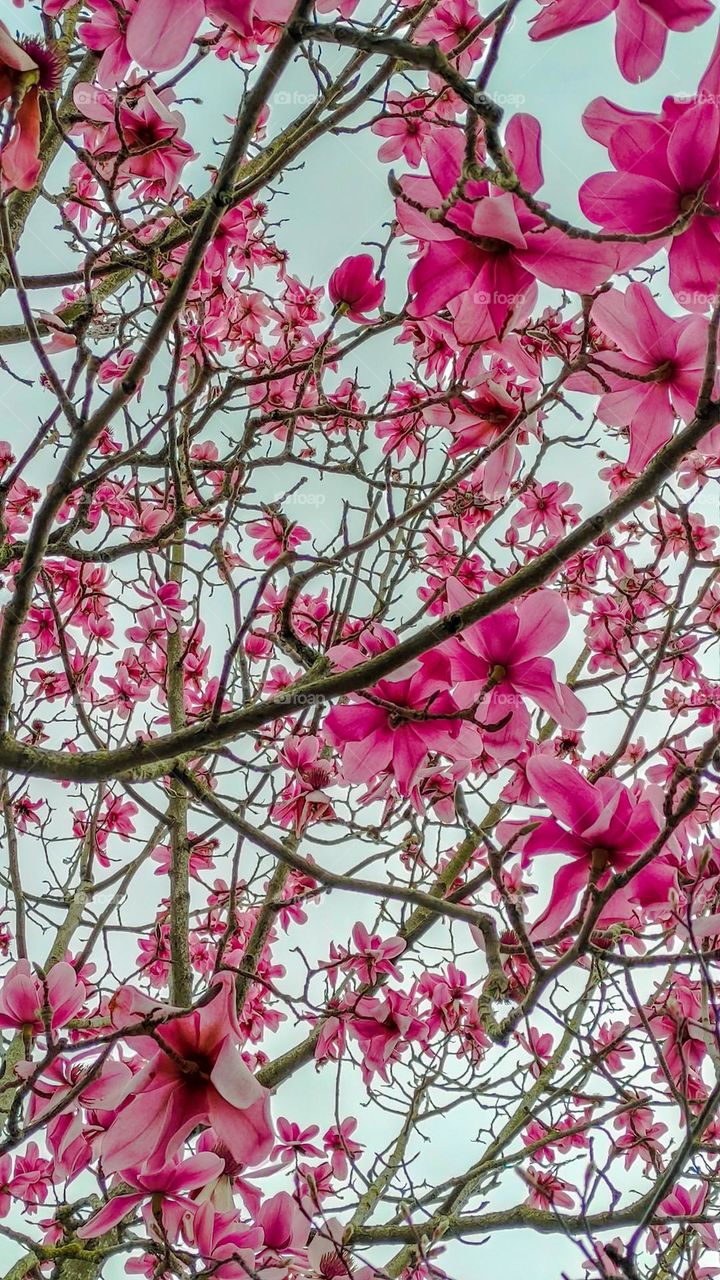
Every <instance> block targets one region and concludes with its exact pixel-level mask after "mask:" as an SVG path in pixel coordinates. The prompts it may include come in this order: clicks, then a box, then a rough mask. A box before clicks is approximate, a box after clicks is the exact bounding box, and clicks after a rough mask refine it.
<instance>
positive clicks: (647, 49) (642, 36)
mask: <svg viewBox="0 0 720 1280" xmlns="http://www.w3.org/2000/svg"><path fill="white" fill-rule="evenodd" d="M616 21H617V26H616V28H615V57H616V59H617V64H618V67H619V68H620V74H621V75H622V77H623V78H624V79H625V80H628V81H629V82H630V84H640V82H641V81H643V80H648V79H649V78H650V76H651V75H653V74H654V73H655V72H656V71H657V69H658V67H659V66H660V63H661V62H662V60H663V54H664V53H665V44H666V42H667V28H666V27H665V26H663V24H662V22H659V21H658V19H657V18H656V16H655V14H654V13H651V11H650V9H649V8H646V6H645V5H644V4H639V3H638V0H620V3H619V4H618V7H617V13H616Z"/></svg>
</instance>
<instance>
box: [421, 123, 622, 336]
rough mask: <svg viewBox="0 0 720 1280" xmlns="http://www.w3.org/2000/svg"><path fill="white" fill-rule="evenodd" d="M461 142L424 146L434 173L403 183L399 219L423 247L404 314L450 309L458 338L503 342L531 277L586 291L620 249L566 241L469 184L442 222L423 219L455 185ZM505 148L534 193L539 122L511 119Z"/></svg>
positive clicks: (528, 307) (523, 307) (530, 302)
mask: <svg viewBox="0 0 720 1280" xmlns="http://www.w3.org/2000/svg"><path fill="white" fill-rule="evenodd" d="M463 145H464V144H463V140H462V137H461V136H458V135H455V134H450V137H449V141H448V144H447V145H446V144H445V142H444V141H443V145H442V146H441V147H438V148H432V149H431V148H428V154H427V160H428V164H429V167H430V172H431V175H432V176H431V177H430V178H425V177H415V176H408V177H405V178H404V179H403V180H402V183H401V191H400V195H399V198H398V206H397V216H398V220H399V222H400V224H401V226H402V227H403V230H405V231H407V232H408V233H409V234H410V235H411V236H413V237H414V238H415V239H417V240H418V241H420V243H421V245H422V246H423V250H422V254H421V256H420V257H419V259H418V260H417V262H416V263H415V265H414V267H413V269H412V271H411V273H410V279H409V287H410V293H411V295H412V300H411V305H410V314H411V315H413V316H431V315H435V314H436V313H437V312H438V311H439V310H440V309H441V308H442V307H445V306H449V307H450V310H451V312H452V314H453V319H454V326H455V333H456V335H457V338H458V341H459V342H461V343H465V344H467V343H475V342H480V341H482V340H483V339H486V340H490V339H494V338H498V337H502V336H503V335H504V334H506V333H507V332H508V331H509V330H510V328H512V327H517V326H518V325H521V324H522V323H524V322H525V321H526V320H528V319H529V317H530V314H531V311H532V308H533V306H534V304H535V301H536V299H537V282H538V280H540V281H542V282H543V283H544V284H549V285H552V286H554V287H556V288H562V289H568V290H571V291H573V292H578V293H592V292H593V291H594V290H595V289H596V288H597V287H598V286H599V285H600V284H602V283H603V281H605V280H606V279H607V278H608V276H610V275H611V274H612V273H613V271H615V270H616V269H617V265H618V261H619V250H618V249H617V248H613V247H611V246H609V245H607V244H594V243H592V242H591V241H588V240H577V239H575V240H573V239H570V237H568V236H566V235H565V234H564V232H562V231H558V230H557V229H555V228H550V227H547V226H546V225H545V223H544V222H543V221H542V219H541V218H539V217H538V216H537V214H534V213H531V212H530V211H529V210H528V209H527V207H526V206H525V205H524V204H523V202H522V201H521V200H519V199H518V197H517V196H514V195H511V194H510V193H509V192H503V193H499V194H498V193H497V192H496V190H495V189H494V188H492V189H491V188H490V187H489V185H488V184H487V183H484V182H473V181H471V182H466V183H465V187H464V195H463V198H462V199H458V198H453V200H452V203H451V205H450V208H449V209H448V211H447V213H446V215H445V217H444V218H443V221H442V222H437V221H431V220H430V219H429V218H426V217H424V215H423V214H422V213H421V212H419V211H418V209H417V207H416V206H417V205H419V206H421V208H425V209H429V208H437V207H438V206H439V205H442V204H443V202H444V201H445V200H446V199H447V198H448V197H449V196H450V194H451V192H452V191H453V190H454V189H455V187H456V184H457V182H458V179H459V177H460V173H461V168H462V163H463ZM506 146H507V150H508V153H509V154H510V156H511V157H512V159H513V161H514V163H515V166H516V169H517V171H518V174H519V176H520V179H521V181H522V183H523V186H524V187H525V188H526V189H527V190H529V191H531V192H533V193H534V192H536V191H537V190H538V189H539V188H540V187H541V186H542V183H543V173H542V168H541V164H540V125H539V123H538V121H537V120H536V119H535V118H534V117H533V116H529V115H515V116H513V118H512V119H511V121H510V122H509V124H508V127H507V130H506ZM454 228H457V232H456V231H455V229H454ZM646 256H647V255H646Z"/></svg>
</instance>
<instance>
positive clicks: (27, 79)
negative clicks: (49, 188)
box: [0, 22, 60, 191]
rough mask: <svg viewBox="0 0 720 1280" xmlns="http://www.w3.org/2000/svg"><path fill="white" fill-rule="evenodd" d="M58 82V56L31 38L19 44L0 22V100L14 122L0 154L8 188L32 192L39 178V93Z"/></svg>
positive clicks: (0, 164) (1, 167)
mask: <svg viewBox="0 0 720 1280" xmlns="http://www.w3.org/2000/svg"><path fill="white" fill-rule="evenodd" d="M59 79H60V61H59V58H58V56H57V54H55V53H54V52H53V51H52V50H51V49H48V48H46V46H45V45H43V44H42V43H41V41H39V40H35V39H33V38H30V37H29V38H28V39H26V40H24V41H23V43H22V44H18V43H17V42H16V41H15V40H13V38H12V36H11V34H10V32H9V31H8V29H7V27H6V26H5V23H4V22H0V101H2V102H4V104H5V111H6V113H8V115H9V117H10V120H11V122H12V127H11V130H10V136H9V138H8V139H7V140H6V141H5V142H4V144H3V146H2V151H1V152H0V171H1V172H2V177H3V180H4V183H5V186H6V187H16V188H17V189H18V190H19V191H30V189H31V188H32V187H34V186H35V184H36V182H37V180H38V178H39V176H40V171H41V169H42V161H41V159H40V123H41V121H40V93H41V91H42V90H51V89H55V88H56V87H57V85H58V83H59Z"/></svg>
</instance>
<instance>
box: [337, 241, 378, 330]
mask: <svg viewBox="0 0 720 1280" xmlns="http://www.w3.org/2000/svg"><path fill="white" fill-rule="evenodd" d="M328 293H329V295H330V298H331V301H332V302H334V304H335V306H336V307H341V308H342V310H343V311H344V312H345V313H346V314H347V316H348V318H349V319H350V320H355V321H357V323H358V324H363V323H364V322H365V321H366V320H367V318H368V316H367V313H368V312H372V311H376V310H377V308H378V307H379V306H380V304H381V302H382V300H383V298H384V296H385V285H384V283H383V282H382V281H381V280H378V279H377V277H376V275H375V264H374V262H373V260H372V258H371V257H370V254H369V253H359V254H358V255H357V256H356V257H354V258H345V259H344V261H343V262H341V263H340V266H339V267H336V268H335V270H334V271H333V273H332V275H331V276H330V282H329V284H328Z"/></svg>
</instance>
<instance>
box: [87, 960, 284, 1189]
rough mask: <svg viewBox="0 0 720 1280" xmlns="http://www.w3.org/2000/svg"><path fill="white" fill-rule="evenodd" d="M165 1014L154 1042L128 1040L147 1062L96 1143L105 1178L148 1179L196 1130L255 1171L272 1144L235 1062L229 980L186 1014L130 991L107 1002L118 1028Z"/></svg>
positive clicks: (265, 1098)
mask: <svg viewBox="0 0 720 1280" xmlns="http://www.w3.org/2000/svg"><path fill="white" fill-rule="evenodd" d="M173 1012H177V1017H173V1018H171V1020H170V1021H168V1022H164V1023H161V1024H160V1025H159V1026H158V1027H157V1028H156V1031H155V1035H156V1037H157V1039H156V1040H153V1039H150V1037H146V1036H140V1037H135V1036H133V1038H132V1043H133V1047H134V1048H137V1049H138V1051H139V1052H140V1053H142V1054H143V1055H144V1056H145V1058H146V1059H147V1061H146V1065H145V1066H144V1067H143V1068H142V1069H141V1071H140V1072H139V1073H138V1074H137V1075H136V1076H135V1078H134V1080H133V1087H132V1098H131V1100H130V1101H129V1102H128V1103H127V1104H126V1105H125V1106H124V1107H123V1108H122V1109H121V1110H119V1111H118V1113H117V1116H116V1118H115V1120H114V1121H113V1123H112V1124H111V1125H110V1128H109V1129H108V1131H107V1133H106V1134H105V1137H104V1139H103V1143H102V1162H103V1168H104V1170H105V1172H106V1173H117V1172H119V1171H125V1170H127V1169H141V1170H142V1171H143V1172H144V1173H146V1172H151V1173H156V1172H157V1171H158V1170H159V1169H161V1168H162V1167H163V1166H164V1165H165V1164H167V1162H168V1161H169V1160H170V1159H171V1158H172V1156H173V1155H175V1153H176V1152H177V1151H178V1150H179V1149H180V1147H181V1146H182V1144H183V1142H184V1141H185V1139H186V1138H187V1137H189V1135H190V1134H191V1133H192V1131H193V1130H194V1129H195V1128H197V1126H198V1125H212V1127H213V1128H214V1129H215V1131H216V1132H217V1133H218V1134H220V1135H222V1139H223V1142H224V1143H225V1145H226V1146H227V1148H228V1149H229V1151H230V1152H231V1154H232V1155H233V1156H234V1158H235V1159H237V1160H241V1161H242V1162H243V1163H244V1164H260V1162H261V1161H262V1160H263V1159H264V1158H265V1157H266V1156H267V1155H268V1153H269V1151H270V1149H271V1147H272V1144H273V1131H272V1123H271V1119H270V1106H269V1094H268V1092H267V1090H266V1089H263V1088H262V1087H261V1086H260V1085H259V1084H258V1083H257V1081H256V1080H255V1078H254V1077H253V1076H252V1074H251V1073H250V1071H249V1070H248V1068H247V1067H246V1066H245V1063H244V1062H243V1060H242V1057H241V1055H240V1044H241V1040H242V1035H241V1031H240V1026H239V1023H238V1019H237V1012H236V1009H235V981H234V978H233V977H232V975H231V974H229V973H220V974H218V976H217V978H216V979H215V982H214V995H213V996H212V999H210V1000H208V1001H207V1002H206V1003H205V1004H203V1005H202V1006H201V1007H200V1008H199V1009H195V1010H193V1011H192V1012H191V1013H187V1014H183V1013H182V1012H181V1011H180V1010H177V1011H175V1010H172V1009H171V1008H170V1007H168V1006H167V1005H161V1004H158V1003H156V1002H155V1001H152V1000H150V999H148V997H147V996H145V995H143V994H142V992H140V991H138V990H137V989H136V988H134V987H124V988H121V990H120V991H119V992H118V993H117V995H116V996H115V997H114V1000H113V1002H112V1019H113V1025H114V1026H116V1027H120V1028H122V1027H129V1026H133V1025H137V1023H138V1022H140V1021H142V1019H143V1018H147V1017H149V1016H151V1015H153V1014H158V1013H162V1014H164V1015H166V1016H167V1015H168V1014H172V1013H173ZM158 1041H159V1042H160V1045H161V1046H165V1045H167V1048H168V1052H167V1053H166V1052H164V1049H163V1048H162V1047H158V1043H157V1042H158Z"/></svg>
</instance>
